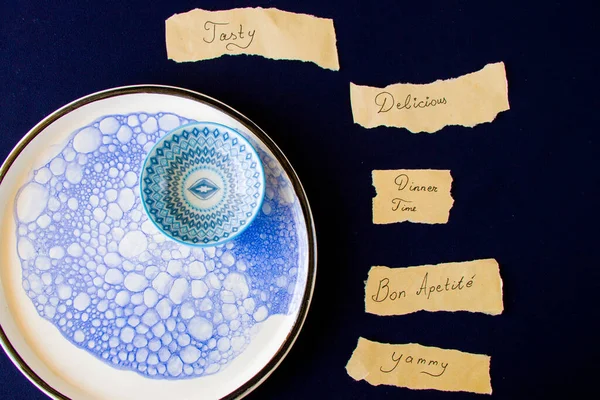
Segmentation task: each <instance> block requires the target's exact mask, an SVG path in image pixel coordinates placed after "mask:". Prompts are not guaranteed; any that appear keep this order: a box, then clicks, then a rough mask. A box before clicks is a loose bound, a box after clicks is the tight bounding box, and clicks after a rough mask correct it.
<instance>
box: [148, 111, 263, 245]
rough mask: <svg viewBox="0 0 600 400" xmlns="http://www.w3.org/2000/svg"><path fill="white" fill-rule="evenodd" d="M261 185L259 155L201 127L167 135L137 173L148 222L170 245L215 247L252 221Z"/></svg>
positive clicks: (225, 131)
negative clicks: (163, 235)
mask: <svg viewBox="0 0 600 400" xmlns="http://www.w3.org/2000/svg"><path fill="white" fill-rule="evenodd" d="M207 174H208V175H209V176H213V180H218V181H219V183H215V182H213V180H211V179H210V178H209V177H208V176H206V175H207ZM264 179H265V178H264V171H263V168H262V164H261V162H260V159H259V157H258V154H257V153H256V151H255V150H254V148H253V147H252V145H250V143H248V141H247V140H246V139H244V137H243V136H241V135H240V134H239V133H237V132H236V131H235V130H233V129H231V128H228V127H226V126H223V125H219V124H214V123H208V122H206V123H205V122H202V123H196V124H192V125H189V126H185V127H182V128H179V129H177V130H175V131H173V132H170V133H169V134H167V136H165V137H164V138H162V139H161V140H160V141H159V142H158V143H157V145H156V146H155V147H154V148H153V149H152V151H151V152H150V154H149V155H148V158H147V159H146V162H145V164H144V168H143V171H142V179H141V190H142V199H143V201H144V206H145V207H146V211H147V212H148V214H149V215H150V219H151V220H152V221H153V222H154V223H155V224H156V225H157V227H158V228H159V229H160V230H161V231H163V232H164V233H165V234H166V235H168V236H169V237H171V238H172V239H174V240H178V241H181V242H184V243H188V244H193V245H215V244H219V243H223V242H226V241H227V240H230V239H231V238H233V237H235V236H236V235H238V234H239V233H241V232H242V231H243V230H244V228H245V227H246V226H247V225H248V224H249V223H250V222H251V221H252V220H253V219H254V217H255V216H256V214H257V212H258V210H259V208H260V206H261V203H262V200H263V196H264V190H265V183H264ZM186 192H189V193H190V194H192V195H193V196H194V198H190V197H189V196H186ZM217 196H218V199H217V201H213V199H215V198H216V197H217Z"/></svg>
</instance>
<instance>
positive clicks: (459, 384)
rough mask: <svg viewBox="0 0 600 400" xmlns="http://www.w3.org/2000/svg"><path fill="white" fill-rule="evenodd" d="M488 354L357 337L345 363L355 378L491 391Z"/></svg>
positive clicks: (409, 385)
mask: <svg viewBox="0 0 600 400" xmlns="http://www.w3.org/2000/svg"><path fill="white" fill-rule="evenodd" d="M490 360H491V358H490V356H486V355H481V354H471V353H464V352H461V351H458V350H446V349H440V348H437V347H426V346H422V345H420V344H416V343H409V344H387V343H378V342H372V341H370V340H367V339H365V338H362V337H361V338H359V339H358V345H357V346H356V350H354V353H352V357H350V361H348V364H347V365H346V371H347V372H348V375H350V376H351V377H352V378H353V379H354V380H357V381H359V380H361V379H364V380H366V381H367V382H369V383H370V384H371V385H375V386H378V385H393V386H399V387H406V388H409V389H436V390H443V391H447V392H472V393H482V394H491V393H492V382H491V379H490Z"/></svg>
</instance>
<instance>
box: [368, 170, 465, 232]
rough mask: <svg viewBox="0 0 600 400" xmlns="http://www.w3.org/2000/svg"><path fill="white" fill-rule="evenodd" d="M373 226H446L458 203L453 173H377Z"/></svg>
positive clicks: (416, 171) (444, 171)
mask: <svg viewBox="0 0 600 400" xmlns="http://www.w3.org/2000/svg"><path fill="white" fill-rule="evenodd" d="M372 175H373V186H375V190H376V191H377V196H375V197H374V198H373V223H375V224H391V223H394V222H404V221H408V222H418V223H425V224H445V223H447V222H448V219H449V218H450V209H451V208H452V205H453V204H454V199H453V198H452V195H451V194H450V189H451V188H452V175H450V171H449V170H436V169H396V170H374V171H373V174H372Z"/></svg>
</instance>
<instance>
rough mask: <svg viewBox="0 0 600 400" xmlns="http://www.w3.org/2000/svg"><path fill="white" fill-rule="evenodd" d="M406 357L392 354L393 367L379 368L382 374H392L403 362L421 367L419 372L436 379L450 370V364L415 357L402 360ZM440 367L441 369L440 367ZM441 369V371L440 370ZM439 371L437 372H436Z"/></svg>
mask: <svg viewBox="0 0 600 400" xmlns="http://www.w3.org/2000/svg"><path fill="white" fill-rule="evenodd" d="M403 357H404V354H400V355H399V356H396V352H393V353H392V364H391V366H385V367H384V366H383V365H382V366H381V367H379V370H380V371H381V372H383V373H384V374H389V373H390V372H392V371H393V370H395V369H396V367H397V366H398V364H400V362H401V361H403V364H414V365H420V366H421V368H422V370H421V371H419V372H420V373H422V374H426V375H429V376H433V377H434V378H438V377H440V376H442V375H444V372H446V368H448V364H450V363H447V362H446V363H445V362H439V361H437V360H427V359H425V358H422V357H419V358H416V357H413V356H410V355H409V356H407V357H404V360H402V358H403ZM438 365H439V367H438ZM439 368H441V371H440V369H439ZM436 369H437V371H436Z"/></svg>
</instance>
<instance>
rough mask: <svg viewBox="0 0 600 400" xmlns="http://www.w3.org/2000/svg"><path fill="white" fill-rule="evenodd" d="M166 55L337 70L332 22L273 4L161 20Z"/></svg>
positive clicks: (188, 13)
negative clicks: (247, 57) (257, 59)
mask: <svg viewBox="0 0 600 400" xmlns="http://www.w3.org/2000/svg"><path fill="white" fill-rule="evenodd" d="M165 30H166V42H167V56H168V57H169V58H170V59H172V60H175V61H177V62H184V61H199V60H209V59H212V58H217V57H221V56H223V55H225V54H231V55H235V54H252V55H259V56H263V57H266V58H272V59H275V60H301V61H312V62H314V63H315V64H317V65H319V66H321V67H323V68H328V69H331V70H334V71H337V70H339V69H340V65H339V62H338V54H337V48H336V38H335V30H334V27H333V20H332V19H329V18H319V17H315V16H312V15H307V14H296V13H292V12H287V11H281V10H278V9H276V8H266V9H265V8H260V7H258V8H236V9H233V10H223V11H207V10H202V9H199V8H197V9H195V10H192V11H188V12H186V13H183V14H175V15H173V16H171V17H170V18H169V19H167V20H166V22H165Z"/></svg>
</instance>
